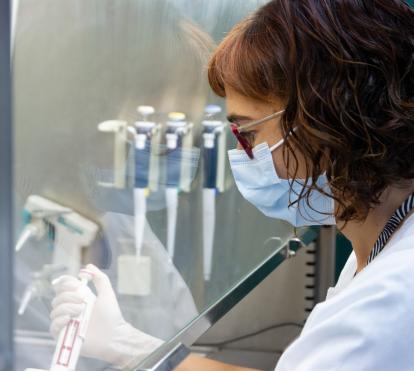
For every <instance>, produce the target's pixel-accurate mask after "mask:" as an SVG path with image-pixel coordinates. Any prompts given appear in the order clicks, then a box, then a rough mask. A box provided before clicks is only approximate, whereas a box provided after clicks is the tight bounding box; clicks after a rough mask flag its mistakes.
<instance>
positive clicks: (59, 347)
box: [25, 269, 96, 371]
mask: <svg viewBox="0 0 414 371" xmlns="http://www.w3.org/2000/svg"><path fill="white" fill-rule="evenodd" d="M92 277H93V274H92V273H91V272H90V271H88V270H86V269H82V270H81V271H80V272H79V278H80V280H81V284H82V286H84V287H86V286H87V285H88V282H89V281H90V280H91V279H92ZM58 280H59V279H58ZM56 282H57V281H55V283H56ZM95 300H96V296H95V295H94V294H93V293H92V292H91V291H88V295H87V296H86V298H85V301H84V303H83V305H84V307H83V310H82V312H81V314H80V315H79V316H77V317H75V318H71V319H70V320H69V323H68V324H67V325H66V326H65V327H64V328H63V329H62V331H61V332H60V334H59V338H58V341H57V344H56V348H55V353H54V355H53V360H52V364H51V366H50V370H49V371H75V370H76V365H77V363H78V360H79V356H80V352H81V349H82V345H83V342H84V340H85V336H86V332H87V331H88V326H89V321H90V318H91V315H92V311H93V307H94V304H95ZM25 371H46V370H39V369H33V368H28V369H26V370H25Z"/></svg>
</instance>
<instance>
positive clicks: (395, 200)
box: [338, 185, 414, 272]
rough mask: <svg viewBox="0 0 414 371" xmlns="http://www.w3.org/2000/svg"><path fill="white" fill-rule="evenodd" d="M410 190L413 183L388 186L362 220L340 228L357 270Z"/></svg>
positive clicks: (360, 268)
mask: <svg viewBox="0 0 414 371" xmlns="http://www.w3.org/2000/svg"><path fill="white" fill-rule="evenodd" d="M412 192H414V186H413V185H412V186H410V187H406V188H397V187H388V188H387V189H386V190H385V191H384V192H383V194H382V195H381V197H380V203H379V204H378V205H377V206H376V207H374V208H373V209H371V210H370V211H369V213H368V216H367V218H366V219H365V220H364V221H363V222H356V221H350V222H348V223H347V224H346V225H345V226H344V227H343V228H342V230H341V232H342V233H343V235H344V236H345V237H346V238H347V239H348V240H349V241H351V244H352V248H353V250H354V252H355V256H356V259H357V272H360V271H361V270H362V269H363V268H364V267H365V266H366V263H367V259H368V257H369V254H370V253H371V250H372V247H373V246H374V244H375V242H376V240H377V238H378V236H379V235H380V233H381V232H382V230H383V229H384V226H385V224H386V223H387V222H388V220H389V218H390V217H391V216H392V214H394V212H395V210H396V209H397V208H398V207H399V206H400V205H401V204H402V203H403V202H404V200H405V199H406V198H407V197H408V196H409V195H410V194H411V193H412ZM410 214H411V213H410ZM338 227H339V228H340V227H341V226H340V225H338Z"/></svg>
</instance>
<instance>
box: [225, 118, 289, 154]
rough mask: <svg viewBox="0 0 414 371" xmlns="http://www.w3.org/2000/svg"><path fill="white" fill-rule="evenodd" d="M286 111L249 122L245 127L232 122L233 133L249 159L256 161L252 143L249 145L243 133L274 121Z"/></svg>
mask: <svg viewBox="0 0 414 371" xmlns="http://www.w3.org/2000/svg"><path fill="white" fill-rule="evenodd" d="M284 111H285V110H282V111H278V112H275V113H272V114H271V115H269V116H266V117H264V118H262V119H259V120H255V121H252V122H249V123H248V124H246V125H243V126H239V125H237V124H236V123H234V122H231V123H230V129H231V132H232V133H233V134H234V136H235V137H236V139H237V141H238V142H239V144H240V145H241V146H242V148H243V150H244V151H245V152H246V154H247V156H249V158H250V159H251V160H253V159H254V154H253V145H252V144H251V143H249V141H248V140H247V139H246V138H245V137H243V135H242V134H241V133H243V132H245V131H246V130H247V129H250V128H251V127H253V126H256V125H260V124H263V123H264V122H266V121H269V120H271V119H273V118H275V117H278V116H280V115H281V114H282V113H283V112H284Z"/></svg>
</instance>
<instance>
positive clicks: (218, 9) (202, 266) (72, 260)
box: [13, 0, 291, 371]
mask: <svg viewBox="0 0 414 371" xmlns="http://www.w3.org/2000/svg"><path fill="white" fill-rule="evenodd" d="M263 2H265V1H245V0H225V1H223V0H203V1H190V0H175V1H167V0H159V1H153V0H145V1H136V0H134V1H132V0H125V1H122V2H119V1H114V0H91V1H87V2H85V1H83V0H66V1H63V2H62V1H60V2H56V1H53V0H43V1H42V2H39V1H35V0H26V1H24V2H20V4H19V12H18V19H17V28H16V35H15V40H16V43H15V55H14V62H13V71H14V91H15V93H14V94H15V97H14V102H15V103H14V130H15V138H16V143H15V151H16V152H15V164H14V165H15V174H16V179H15V184H16V188H15V195H16V197H15V208H16V213H15V214H16V215H17V220H16V226H17V230H16V236H17V237H18V239H17V240H16V243H17V249H18V250H19V251H18V252H16V254H17V255H16V272H17V275H16V290H15V300H16V302H17V304H18V305H17V307H20V310H19V313H18V314H17V313H16V323H17V325H16V349H17V363H18V364H17V367H16V369H17V370H23V369H25V368H26V367H38V368H45V369H46V368H48V367H49V366H50V362H51V357H52V355H53V351H54V346H55V342H54V340H53V339H52V338H51V337H50V335H49V325H50V319H49V312H50V305H51V304H50V303H51V300H52V299H53V289H52V285H51V282H52V280H53V279H55V278H56V277H58V276H60V275H61V274H62V273H66V274H68V273H69V274H76V272H77V271H78V270H79V268H80V267H81V266H83V265H84V264H87V263H89V262H92V263H94V264H96V265H97V266H98V267H100V268H102V269H103V270H104V271H105V273H106V274H108V276H109V277H110V279H111V282H112V285H113V287H114V288H115V290H116V293H117V297H118V301H119V304H120V307H121V310H122V313H123V315H124V317H125V319H126V320H127V321H128V322H130V323H131V324H132V325H133V326H134V327H136V328H139V329H140V330H142V331H144V332H146V333H148V334H150V335H152V336H155V337H158V338H161V339H163V340H168V339H170V338H171V337H173V336H174V335H175V334H176V333H177V332H178V331H179V330H181V329H182V328H184V327H185V326H186V325H187V324H189V323H190V322H191V321H192V320H193V319H194V318H196V317H197V316H198V315H199V313H201V312H202V311H204V310H205V309H206V308H208V306H209V305H211V304H212V303H213V302H215V301H216V300H218V299H219V298H220V297H221V296H223V294H224V293H225V292H226V291H227V290H229V289H230V288H232V287H233V286H234V285H235V284H236V283H237V282H239V281H240V280H241V279H242V278H243V277H244V276H245V275H246V274H248V273H249V272H251V271H252V270H253V269H254V268H255V267H256V266H257V265H258V264H260V263H261V262H262V261H263V260H264V259H266V258H267V257H268V256H269V255H270V254H272V253H273V252H274V251H275V250H276V249H277V248H278V247H279V244H272V243H269V244H266V245H265V241H266V240H267V239H268V238H270V237H274V236H276V237H277V238H279V239H280V240H281V241H284V240H286V238H287V237H288V236H289V235H290V232H291V228H290V227H288V226H287V224H285V223H282V222H278V221H275V220H270V219H267V218H265V217H263V216H262V215H261V214H260V213H259V212H257V211H256V210H255V209H254V208H252V207H251V206H250V205H248V204H247V203H246V202H244V201H243V200H242V198H241V196H240V195H239V193H238V192H237V190H236V188H235V187H234V184H233V180H232V177H231V174H230V171H229V168H228V166H227V157H226V156H227V155H226V150H227V149H230V148H232V147H233V146H234V143H233V139H232V138H231V136H227V135H226V130H227V128H226V127H225V125H224V116H225V112H224V106H223V101H222V100H218V99H217V98H216V97H214V96H213V95H212V94H211V93H210V90H209V87H208V83H207V80H206V73H205V67H206V63H207V60H208V56H209V54H210V53H211V51H212V50H213V49H214V45H215V43H217V42H218V41H220V39H221V38H222V37H223V36H224V34H225V32H226V31H228V30H229V29H230V28H231V27H232V26H233V25H234V24H235V22H237V21H238V20H240V19H242V18H243V17H245V16H246V15H247V14H248V13H249V12H250V11H253V10H254V9H256V8H257V7H258V6H260V5H261V4H262V3H263ZM139 107H140V108H139ZM149 107H151V108H149ZM137 109H138V111H137ZM103 365H104V362H101V361H98V360H91V359H87V358H82V359H81V361H80V363H79V364H78V368H77V369H78V370H89V371H90V370H99V369H102V368H103Z"/></svg>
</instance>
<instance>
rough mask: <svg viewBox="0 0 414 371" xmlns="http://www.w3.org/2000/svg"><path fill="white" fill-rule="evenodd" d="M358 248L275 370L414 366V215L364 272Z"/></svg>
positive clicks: (401, 369)
mask: <svg viewBox="0 0 414 371" xmlns="http://www.w3.org/2000/svg"><path fill="white" fill-rule="evenodd" d="M356 267H357V263H356V257H355V254H354V252H352V253H351V255H350V256H349V258H348V261H347V262H346V264H345V267H344V268H343V270H342V272H341V275H340V278H339V280H338V283H337V285H336V286H335V287H334V288H330V289H329V290H328V294H327V299H326V301H324V302H322V303H320V304H318V305H316V306H315V308H314V309H313V311H312V313H311V314H310V316H309V318H308V320H307V322H306V324H305V327H304V328H303V331H302V333H301V335H300V336H299V337H298V338H297V339H296V340H295V341H294V342H293V343H292V344H291V345H290V346H289V347H288V348H287V349H286V351H285V352H284V353H283V355H282V356H281V358H280V360H279V362H278V364H277V366H276V369H275V371H328V370H335V371H348V370H349V371H405V370H414V214H412V215H410V217H409V218H408V219H407V220H406V221H405V223H404V224H403V225H402V226H401V228H400V229H399V230H398V231H396V232H395V234H394V236H392V238H391V239H390V241H389V242H388V244H387V245H386V246H385V248H384V250H383V251H382V252H381V253H380V254H379V255H378V256H377V257H376V258H375V259H374V260H373V261H372V262H371V263H370V264H369V265H368V266H366V267H365V268H364V269H363V270H362V271H361V272H359V273H358V274H357V275H356V276H355V277H353V275H354V273H355V270H356Z"/></svg>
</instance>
